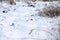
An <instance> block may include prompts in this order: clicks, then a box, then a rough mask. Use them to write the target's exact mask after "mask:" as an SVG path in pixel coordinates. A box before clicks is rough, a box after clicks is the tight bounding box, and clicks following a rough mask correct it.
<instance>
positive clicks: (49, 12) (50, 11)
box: [38, 6, 60, 17]
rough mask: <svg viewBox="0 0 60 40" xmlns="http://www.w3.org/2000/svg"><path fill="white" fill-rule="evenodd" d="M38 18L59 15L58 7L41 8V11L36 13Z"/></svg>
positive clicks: (59, 8) (59, 9)
mask: <svg viewBox="0 0 60 40" xmlns="http://www.w3.org/2000/svg"><path fill="white" fill-rule="evenodd" d="M38 15H39V16H44V17H45V16H49V17H55V16H59V15H60V7H54V6H46V7H44V8H42V11H39V12H38Z"/></svg>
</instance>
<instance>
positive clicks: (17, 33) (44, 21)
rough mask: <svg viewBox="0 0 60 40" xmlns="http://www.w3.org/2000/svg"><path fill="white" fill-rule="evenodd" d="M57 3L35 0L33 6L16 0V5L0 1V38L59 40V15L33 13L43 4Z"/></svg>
mask: <svg viewBox="0 0 60 40" xmlns="http://www.w3.org/2000/svg"><path fill="white" fill-rule="evenodd" d="M58 3H59V2H35V4H34V5H35V7H29V6H28V4H27V3H23V2H16V5H9V4H7V3H2V4H1V3H0V40H60V39H59V37H60V36H59V31H58V29H59V26H58V24H59V23H60V16H58V17H53V18H51V17H40V16H38V15H35V13H37V11H36V10H37V9H42V7H45V4H47V6H49V5H53V6H59V4H58ZM3 11H5V12H6V13H3ZM32 15H34V16H32Z"/></svg>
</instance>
